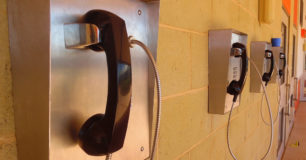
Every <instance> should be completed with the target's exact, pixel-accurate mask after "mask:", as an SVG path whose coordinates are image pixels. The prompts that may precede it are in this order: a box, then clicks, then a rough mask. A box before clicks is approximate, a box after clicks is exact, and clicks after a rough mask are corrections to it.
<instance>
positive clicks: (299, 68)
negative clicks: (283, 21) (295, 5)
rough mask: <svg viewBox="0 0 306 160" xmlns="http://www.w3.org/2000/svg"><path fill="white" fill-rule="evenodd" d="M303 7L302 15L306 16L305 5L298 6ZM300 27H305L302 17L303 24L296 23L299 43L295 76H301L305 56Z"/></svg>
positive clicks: (305, 23) (305, 2) (305, 22)
mask: <svg viewBox="0 0 306 160" xmlns="http://www.w3.org/2000/svg"><path fill="white" fill-rule="evenodd" d="M304 4H306V1H304ZM300 7H303V8H304V17H305V16H306V14H305V11H306V10H305V9H306V8H305V5H304V6H300ZM302 28H304V29H305V28H306V21H305V19H304V24H303V26H301V25H298V35H299V43H298V54H297V57H296V59H297V70H296V77H299V78H300V77H301V76H302V75H303V71H304V61H305V57H304V51H303V45H304V38H302V36H301V29H302Z"/></svg>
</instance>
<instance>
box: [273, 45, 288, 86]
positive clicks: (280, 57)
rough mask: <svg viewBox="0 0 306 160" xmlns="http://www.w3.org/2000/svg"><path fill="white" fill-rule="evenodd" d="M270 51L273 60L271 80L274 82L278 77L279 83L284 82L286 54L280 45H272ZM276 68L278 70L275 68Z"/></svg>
mask: <svg viewBox="0 0 306 160" xmlns="http://www.w3.org/2000/svg"><path fill="white" fill-rule="evenodd" d="M272 52H273V56H274V60H275V65H276V66H277V67H274V73H273V75H272V77H271V82H272V83H275V82H276V81H277V78H280V84H283V83H284V82H285V74H286V55H285V53H284V49H283V48H282V47H272ZM277 68H278V70H277Z"/></svg>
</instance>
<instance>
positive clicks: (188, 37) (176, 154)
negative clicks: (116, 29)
mask: <svg viewBox="0 0 306 160" xmlns="http://www.w3.org/2000/svg"><path fill="white" fill-rule="evenodd" d="M258 3H259V1H258V0H161V1H160V24H159V41H158V53H157V61H158V62H157V63H158V67H159V72H160V76H161V82H162V83H161V84H162V89H163V94H162V96H163V103H162V104H163V112H162V122H161V130H160V131H161V133H160V140H159V144H158V156H157V159H158V160H172V159H179V160H204V159H205V160H206V159H207V160H208V159H211V160H224V159H228V160H230V159H232V158H231V156H230V153H229V151H228V149H227V143H226V127H227V119H228V114H226V115H214V114H208V87H209V84H208V30H210V29H228V28H233V29H236V30H239V31H241V32H245V33H247V34H248V45H247V47H248V55H250V50H249V49H250V42H251V41H270V40H271V38H272V37H281V13H282V1H280V0H274V6H273V8H274V11H275V13H274V14H275V15H276V16H275V19H274V22H273V23H272V24H269V25H267V24H260V23H259V21H258V10H259V9H258V6H259V4H258ZM220 58H222V57H220ZM249 88H250V72H248V76H247V81H246V84H245V88H244V90H243V93H242V101H241V105H240V106H239V107H238V108H237V109H235V110H234V111H233V117H232V122H231V131H230V139H231V146H232V148H233V151H234V153H235V154H236V155H237V158H238V159H260V158H261V157H262V156H263V155H264V153H265V151H266V149H267V148H268V145H269V139H270V136H269V135H270V128H269V126H266V125H265V124H264V123H263V122H262V119H261V117H260V102H261V97H262V94H259V93H250V91H249ZM267 91H268V93H269V96H270V98H271V104H272V110H273V118H274V117H275V116H276V113H277V98H276V97H277V95H278V91H277V85H276V84H272V85H269V86H268V88H267ZM264 112H265V118H266V120H267V121H268V120H269V118H268V110H267V108H266V105H264ZM274 130H275V134H274V143H273V148H272V150H271V152H270V154H269V156H268V158H267V159H271V160H275V159H276V154H277V141H278V122H277V123H276V125H275V127H274Z"/></svg>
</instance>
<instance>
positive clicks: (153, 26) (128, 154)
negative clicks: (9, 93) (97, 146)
mask: <svg viewBox="0 0 306 160" xmlns="http://www.w3.org/2000/svg"><path fill="white" fill-rule="evenodd" d="M8 3H9V6H8V8H9V15H10V17H9V25H10V27H9V28H10V30H9V32H10V47H11V48H10V51H11V55H12V56H11V62H12V71H13V72H12V73H13V75H12V81H13V83H14V86H13V92H14V109H15V122H16V138H17V141H18V146H17V147H18V159H19V160H29V159H31V160H32V159H34V160H36V159H37V160H64V159H65V160H66V159H67V160H71V159H73V160H85V159H86V160H97V159H105V157H96V156H90V155H88V154H87V153H86V152H84V150H83V149H82V148H81V147H80V146H79V145H78V144H77V140H78V133H79V131H80V128H81V127H82V125H83V124H85V122H86V120H88V119H89V118H90V117H91V116H93V115H95V114H97V113H101V114H105V111H106V108H107V107H106V106H107V99H108V93H109V92H108V84H110V83H109V82H108V66H107V63H108V62H110V61H109V60H107V56H106V52H104V51H101V52H96V51H93V50H92V49H67V48H74V47H76V46H79V44H83V43H84V42H82V41H80V43H79V44H78V42H76V41H73V40H80V39H78V38H77V37H72V39H71V40H72V41H69V42H71V43H70V44H69V43H66V46H65V33H64V30H65V29H64V28H65V24H72V23H84V24H82V25H79V24H77V25H74V26H71V27H72V30H71V31H74V30H75V31H78V30H79V29H80V27H81V29H85V30H90V31H92V32H91V33H90V34H99V33H100V34H102V36H103V34H105V33H106V32H103V31H102V32H96V31H97V28H98V27H99V26H97V25H92V24H93V23H92V22H89V21H85V19H83V18H85V17H86V16H85V15H84V14H85V13H87V12H88V11H90V10H93V9H100V10H105V11H108V12H112V13H113V14H115V15H117V16H119V17H121V18H122V19H123V20H124V21H125V24H126V31H127V34H128V35H129V36H130V35H133V36H135V37H136V38H137V39H138V40H140V41H142V42H144V43H145V44H148V47H149V49H150V50H151V51H152V52H153V53H156V48H157V47H156V46H157V36H158V19H159V1H155V2H145V1H142V0H137V1H130V0H128V1H127V0H116V1H108V0H92V1H86V2H85V1H83V0H65V1H61V0H52V1H41V0H32V1H31V5H28V2H26V1H18V2H17V1H9V2H8ZM37 6H39V7H37ZM127 6H128V7H127ZM24 13H28V14H24ZM24 22H27V25H24ZM73 27H79V29H76V28H75V29H73ZM16 33H18V34H16ZM19 33H20V34H19ZM37 33H39V34H37ZM79 33H84V32H79ZM107 33H109V32H107ZM116 33H118V34H117V35H116V38H118V37H121V35H119V32H116ZM90 34H86V35H90ZM70 35H75V36H77V34H70ZM66 36H67V35H66ZM79 36H84V34H81V35H79ZM29 37H30V38H29ZM83 38H84V37H83ZM83 40H86V41H87V42H86V44H87V43H96V42H99V41H100V40H101V39H95V38H94V37H91V36H90V37H86V39H83ZM109 40H110V39H109ZM20 42H22V43H20ZM104 42H105V41H104ZM33 46H35V47H33ZM66 47H67V48H66ZM81 48H83V47H81ZM104 49H105V48H104ZM116 49H118V50H119V49H120V48H119V47H117V48H116ZM114 53H115V52H114ZM130 53H131V54H130V55H131V62H132V64H131V65H132V68H133V69H132V80H133V82H132V83H133V85H132V88H131V90H132V93H133V98H132V105H131V109H130V114H129V120H128V126H127V130H126V136H125V139H124V143H123V147H122V148H121V149H120V150H118V151H116V152H115V153H114V154H113V155H112V159H115V160H138V159H146V158H147V157H148V156H149V153H150V149H151V148H150V139H152V134H151V130H152V128H151V125H152V119H153V117H152V115H153V114H152V113H153V102H154V100H153V95H154V78H153V76H152V74H151V73H154V72H153V70H152V69H151V67H150V66H149V61H148V59H147V56H146V54H145V53H144V52H143V50H142V49H141V48H138V47H135V48H133V49H130ZM120 58H126V57H120ZM119 67H121V68H119V69H120V70H119V71H125V69H126V67H125V66H122V65H120V66H119ZM113 69H114V68H113ZM119 73H121V72H119ZM122 73H125V72H122ZM122 80H123V81H122V82H123V83H124V84H128V83H129V81H125V80H124V79H122ZM119 87H120V86H119ZM115 89H116V88H114V87H112V91H111V92H113V91H114V90H115ZM125 89H126V88H123V87H120V88H118V90H117V91H118V92H119V93H120V94H125V93H126V92H124V91H125ZM110 98H116V97H110ZM121 102H124V101H121V100H120V102H119V103H118V105H121V104H122V103H121ZM124 105H125V106H126V104H124ZM117 113H118V114H124V113H127V112H120V113H119V112H117ZM95 118H96V117H95ZM120 120H121V119H119V118H118V119H116V122H120ZM99 133H101V132H99ZM117 133H119V132H117ZM115 136H117V135H115ZM97 140H99V139H97ZM114 140H115V139H113V140H112V141H113V142H114Z"/></svg>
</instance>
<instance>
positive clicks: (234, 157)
mask: <svg viewBox="0 0 306 160" xmlns="http://www.w3.org/2000/svg"><path fill="white" fill-rule="evenodd" d="M248 60H249V61H250V62H251V64H252V65H253V66H254V68H255V70H256V72H257V74H258V76H259V78H260V80H261V74H260V72H259V69H258V68H257V66H256V65H255V63H254V62H253V61H252V60H251V59H249V58H248ZM261 86H262V87H263V90H264V94H265V97H266V101H267V104H268V108H269V115H270V121H271V123H270V126H271V134H270V137H271V138H270V144H269V148H268V150H267V152H266V153H265V155H264V156H263V157H262V158H261V160H264V159H266V158H267V156H268V154H269V152H270V151H271V147H272V142H273V134H274V133H273V118H272V112H271V106H270V101H269V98H268V95H267V92H266V87H265V85H264V83H263V82H261ZM234 104H235V102H233V103H232V106H231V110H230V113H229V116H228V122H227V133H226V135H227V147H228V149H229V151H230V154H231V156H232V157H233V159H234V160H237V158H236V156H235V155H234V153H233V152H232V148H231V146H230V141H229V130H230V123H231V116H232V111H233V108H234Z"/></svg>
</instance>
